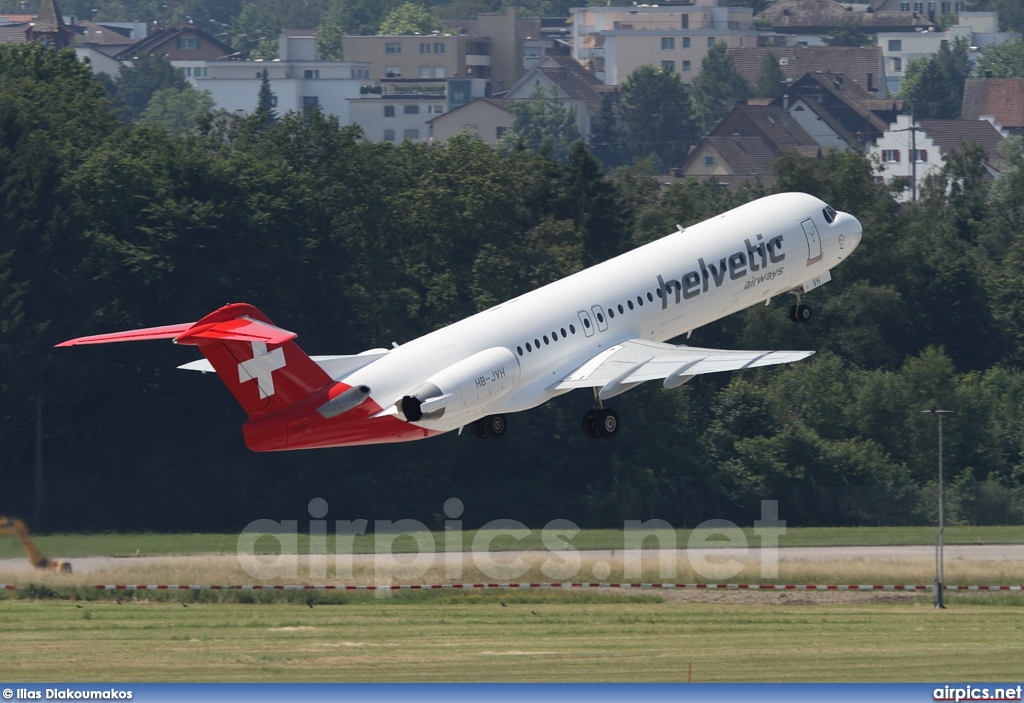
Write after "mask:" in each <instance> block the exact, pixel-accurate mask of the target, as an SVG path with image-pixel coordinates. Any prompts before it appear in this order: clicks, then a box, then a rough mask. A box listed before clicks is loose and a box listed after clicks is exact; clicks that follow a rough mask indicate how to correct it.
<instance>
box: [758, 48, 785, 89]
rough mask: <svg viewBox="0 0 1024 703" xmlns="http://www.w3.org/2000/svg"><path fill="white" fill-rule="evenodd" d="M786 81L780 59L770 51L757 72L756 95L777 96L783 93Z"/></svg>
mask: <svg viewBox="0 0 1024 703" xmlns="http://www.w3.org/2000/svg"><path fill="white" fill-rule="evenodd" d="M785 83H786V74H785V73H783V72H782V68H781V67H780V66H779V59H778V58H777V57H776V56H775V54H774V53H772V52H771V51H769V52H768V53H767V54H766V55H765V57H764V61H762V62H761V70H760V71H759V72H758V74H757V86H756V88H757V90H756V93H757V95H756V97H758V98H777V97H778V96H779V95H780V94H781V93H782V91H783V89H784V87H785Z"/></svg>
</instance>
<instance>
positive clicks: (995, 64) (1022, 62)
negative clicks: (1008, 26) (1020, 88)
mask: <svg viewBox="0 0 1024 703" xmlns="http://www.w3.org/2000/svg"><path fill="white" fill-rule="evenodd" d="M975 73H976V74H977V75H978V76H979V77H981V78H1024V41H1022V40H1020V39H1011V40H1010V41H1005V42H1001V43H999V44H989V45H988V46H986V47H985V48H983V49H982V50H981V58H979V59H978V65H977V68H976V69H975Z"/></svg>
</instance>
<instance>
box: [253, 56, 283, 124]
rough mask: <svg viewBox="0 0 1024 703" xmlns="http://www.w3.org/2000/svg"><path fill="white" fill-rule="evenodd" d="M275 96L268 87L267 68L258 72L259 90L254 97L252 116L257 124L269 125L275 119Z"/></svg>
mask: <svg viewBox="0 0 1024 703" xmlns="http://www.w3.org/2000/svg"><path fill="white" fill-rule="evenodd" d="M276 105H277V96H276V95H274V91H272V90H271V89H270V75H269V73H268V72H267V69H265V68H264V69H263V72H262V73H260V92H259V95H258V96H257V98H256V111H255V112H254V113H253V118H254V119H255V122H256V123H257V124H262V125H268V126H269V125H271V124H273V123H274V121H275V120H276V119H277V111H276V110H275V109H274V108H275V106H276Z"/></svg>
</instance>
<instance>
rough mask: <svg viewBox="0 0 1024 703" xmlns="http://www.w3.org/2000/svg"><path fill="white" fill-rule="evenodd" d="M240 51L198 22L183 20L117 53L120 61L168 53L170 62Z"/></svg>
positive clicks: (195, 60) (207, 58) (209, 58)
mask: <svg viewBox="0 0 1024 703" xmlns="http://www.w3.org/2000/svg"><path fill="white" fill-rule="evenodd" d="M237 55H238V54H236V53H235V51H234V50H233V49H232V48H231V47H230V46H228V45H227V44H225V43H224V42H222V41H220V40H219V39H217V38H216V37H214V36H212V35H210V34H207V33H206V32H204V31H203V30H202V29H200V28H199V26H198V25H196V24H193V23H191V22H190V23H188V24H183V25H181V26H179V27H163V28H162V29H157V30H156V31H154V32H153V33H152V34H150V35H148V36H146V37H145V38H143V39H140V40H139V41H137V42H134V43H133V44H130V45H129V46H127V47H125V48H124V49H122V50H121V51H120V52H118V53H117V54H115V55H114V58H116V59H117V60H118V61H128V62H130V61H132V60H133V59H136V58H139V57H140V56H166V57H167V58H169V59H170V60H171V63H174V64H176V63H177V62H186V63H193V64H195V63H198V62H203V61H217V60H219V59H227V58H231V57H234V56H237Z"/></svg>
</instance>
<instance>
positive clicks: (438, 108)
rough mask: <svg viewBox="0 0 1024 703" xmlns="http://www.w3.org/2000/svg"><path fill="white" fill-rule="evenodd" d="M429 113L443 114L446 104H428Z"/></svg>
mask: <svg viewBox="0 0 1024 703" xmlns="http://www.w3.org/2000/svg"><path fill="white" fill-rule="evenodd" d="M427 114H428V115H443V114H444V105H427Z"/></svg>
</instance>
